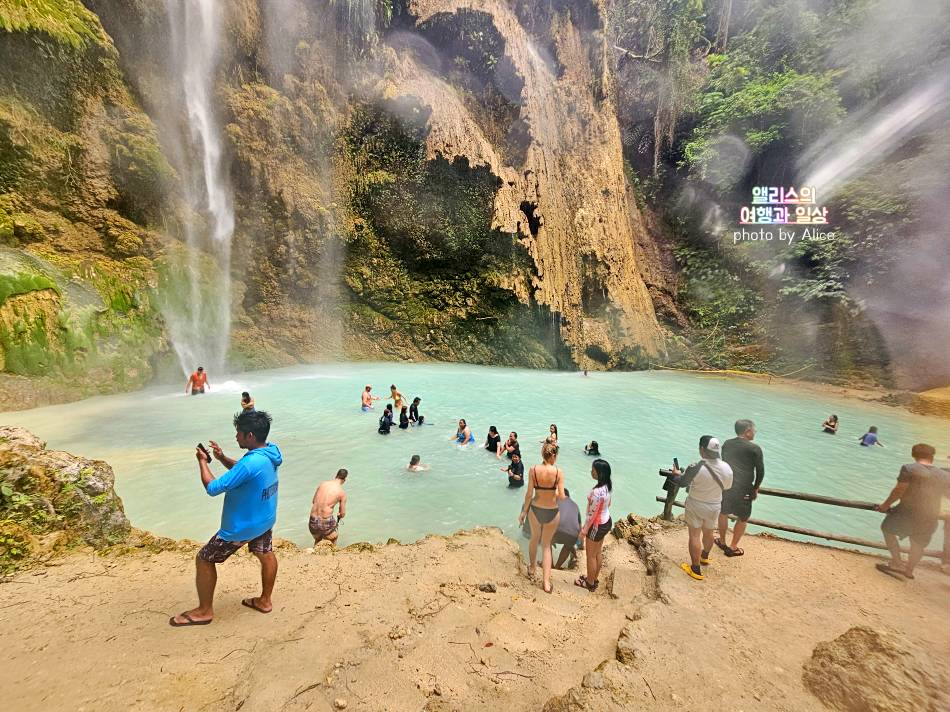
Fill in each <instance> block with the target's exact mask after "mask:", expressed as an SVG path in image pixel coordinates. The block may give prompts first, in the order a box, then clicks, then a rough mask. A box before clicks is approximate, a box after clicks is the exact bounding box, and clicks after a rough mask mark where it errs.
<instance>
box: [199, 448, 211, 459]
mask: <svg viewBox="0 0 950 712" xmlns="http://www.w3.org/2000/svg"><path fill="white" fill-rule="evenodd" d="M198 449H199V450H201V452H203V453H204V456H205V457H206V458H208V462H211V453H210V452H208V448H206V447H205V446H204V443H198Z"/></svg>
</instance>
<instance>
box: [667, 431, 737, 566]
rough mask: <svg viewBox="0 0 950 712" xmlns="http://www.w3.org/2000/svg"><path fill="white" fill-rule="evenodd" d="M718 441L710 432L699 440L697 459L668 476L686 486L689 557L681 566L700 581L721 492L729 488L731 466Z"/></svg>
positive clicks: (717, 513)
mask: <svg viewBox="0 0 950 712" xmlns="http://www.w3.org/2000/svg"><path fill="white" fill-rule="evenodd" d="M721 450H722V448H721V446H720V444H719V440H718V439H716V438H714V437H713V436H712V435H703V436H702V437H701V438H700V439H699V457H700V460H699V461H698V462H694V463H693V464H692V465H690V466H689V467H687V468H686V472H681V471H680V469H679V467H675V466H674V468H673V470H672V473H673V475H672V477H670V479H671V480H672V481H673V483H674V484H676V485H678V486H680V487H686V491H687V492H688V493H689V494H688V496H687V497H686V503H685V504H686V527H687V529H688V530H689V558H690V563H689V564H687V563H686V562H685V561H684V562H683V563H681V564H680V568H681V569H683V571H685V572H686V574H687V575H688V576H690V577H692V578H694V579H696V580H697V581H702V580H703V579H704V578H705V576H704V575H703V570H702V568H701V567H702V565H706V564H708V563H709V554H710V551H711V550H712V547H713V537H714V530H715V528H716V526H717V524H718V523H719V522H718V519H719V509H720V507H721V506H722V493H723V492H725V491H726V490H728V489H729V488H730V487H732V468H731V467H729V465H728V464H727V463H725V462H723V461H722V458H721Z"/></svg>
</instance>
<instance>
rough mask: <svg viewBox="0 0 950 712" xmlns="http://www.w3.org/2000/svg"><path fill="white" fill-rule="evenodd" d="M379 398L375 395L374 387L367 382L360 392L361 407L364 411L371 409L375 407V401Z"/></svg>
mask: <svg viewBox="0 0 950 712" xmlns="http://www.w3.org/2000/svg"><path fill="white" fill-rule="evenodd" d="M378 400H379V396H374V395H373V387H372V386H371V385H370V384H368V383H367V384H366V387H365V388H364V389H363V392H362V393H361V394H360V408H361V409H362V410H363V412H364V413H366V412H368V411H371V410H372V409H373V401H378Z"/></svg>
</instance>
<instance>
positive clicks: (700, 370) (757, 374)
mask: <svg viewBox="0 0 950 712" xmlns="http://www.w3.org/2000/svg"><path fill="white" fill-rule="evenodd" d="M812 365H813V364H808V365H807V366H802V367H801V368H798V369H795V370H794V371H789V372H788V373H783V374H775V373H769V372H767V371H741V370H739V369H736V368H676V367H675V366H661V365H660V364H653V368H656V369H660V370H662V371H681V372H683V373H727V374H731V375H734V376H755V377H757V378H768V379H769V380H770V381H771V379H773V378H787V377H788V376H793V375H795V374H796V373H801V372H802V371H804V370H805V369H808V368H811V367H812Z"/></svg>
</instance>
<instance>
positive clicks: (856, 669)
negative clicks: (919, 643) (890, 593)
mask: <svg viewBox="0 0 950 712" xmlns="http://www.w3.org/2000/svg"><path fill="white" fill-rule="evenodd" d="M802 680H803V682H804V683H805V687H806V688H807V689H808V690H809V691H810V692H811V693H812V694H813V695H815V697H817V698H818V699H819V700H821V701H822V703H824V704H825V706H827V707H829V708H831V709H834V710H842V712H903V711H904V710H906V711H907V712H912V711H913V712H938V710H945V709H947V708H948V707H947V706H948V704H950V699H948V697H947V695H946V693H945V692H944V690H945V688H946V682H945V681H944V679H943V675H942V673H941V671H940V670H939V669H937V668H936V667H935V666H934V665H933V663H932V662H931V661H930V660H929V659H928V658H927V657H926V656H925V655H923V654H922V653H921V652H920V651H918V650H917V649H916V648H915V647H913V646H912V645H910V644H908V643H907V642H906V641H905V640H902V639H900V638H898V637H897V636H896V635H893V634H890V633H882V632H880V631H876V630H873V629H872V628H866V627H863V626H857V627H854V628H851V629H850V630H849V631H847V632H846V633H844V634H843V635H840V636H838V637H837V638H835V639H834V640H832V641H829V642H826V643H819V644H818V645H817V646H816V647H815V650H814V652H813V653H812V657H811V660H809V661H808V662H807V663H805V666H804V671H803V674H802Z"/></svg>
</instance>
